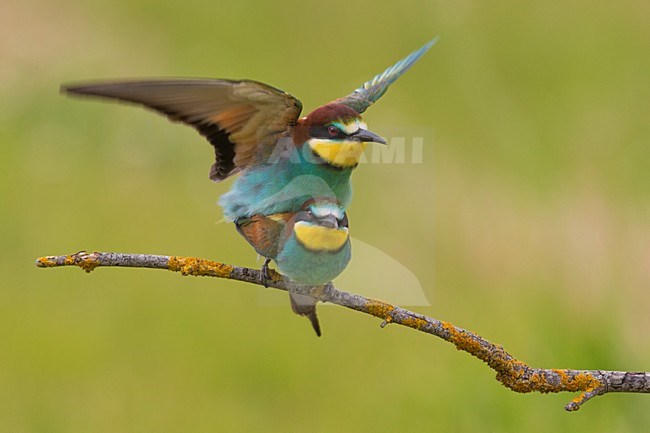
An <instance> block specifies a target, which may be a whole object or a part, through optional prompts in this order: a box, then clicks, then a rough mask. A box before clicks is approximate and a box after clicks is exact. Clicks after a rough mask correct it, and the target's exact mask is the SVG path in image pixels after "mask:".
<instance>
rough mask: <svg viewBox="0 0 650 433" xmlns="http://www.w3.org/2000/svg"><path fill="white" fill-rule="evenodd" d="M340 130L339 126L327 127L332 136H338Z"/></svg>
mask: <svg viewBox="0 0 650 433" xmlns="http://www.w3.org/2000/svg"><path fill="white" fill-rule="evenodd" d="M339 132H340V131H339V128H337V127H336V126H328V127H327V133H328V134H329V135H330V137H336V136H337V135H339Z"/></svg>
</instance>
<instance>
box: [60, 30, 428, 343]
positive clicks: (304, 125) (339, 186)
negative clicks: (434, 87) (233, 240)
mask: <svg viewBox="0 0 650 433" xmlns="http://www.w3.org/2000/svg"><path fill="white" fill-rule="evenodd" d="M435 41H436V40H435V39H434V40H433V41H431V42H429V43H427V44H426V45H424V46H423V47H422V48H420V49H419V50H417V51H415V52H413V53H411V54H410V55H409V56H407V57H406V58H404V59H402V60H400V61H399V62H397V63H396V64H395V65H393V66H391V67H390V68H388V69H386V70H385V71H384V72H383V73H381V74H379V75H377V76H375V77H374V78H373V79H372V80H370V81H368V82H366V83H364V84H363V85H362V86H361V87H359V88H358V89H356V90H355V91H354V92H353V93H351V94H350V95H348V96H346V97H343V98H339V99H336V100H335V101H333V102H330V103H328V104H325V105H323V106H321V107H318V108H316V109H315V110H314V111H312V112H311V113H309V114H308V115H307V116H305V117H302V118H300V117H299V116H300V112H301V110H302V104H301V102H300V101H299V100H298V99H296V98H295V97H294V96H292V95H290V94H288V93H286V92H283V91H281V90H279V89H276V88H274V87H271V86H269V85H266V84H263V83H259V82H256V81H250V80H241V81H233V80H223V79H151V80H128V81H112V82H103V83H91V84H80V85H66V86H63V87H62V90H63V91H64V92H67V93H70V94H75V95H88V96H96V97H102V98H109V99H116V100H119V101H126V102H130V103H135V104H140V105H143V106H145V107H147V108H150V109H153V110H155V111H158V112H160V113H162V114H165V115H167V116H168V117H169V118H170V119H171V120H174V121H180V122H183V123H185V124H188V125H190V126H193V127H194V128H196V129H197V130H198V132H199V133H200V134H201V135H203V136H204V137H206V138H207V140H208V141H209V142H210V143H211V144H212V145H213V146H214V150H215V162H214V164H213V165H212V168H211V170H210V179H212V180H213V181H215V182H219V181H222V180H224V179H226V178H228V177H230V176H232V175H234V174H236V173H238V172H241V174H240V176H239V177H238V178H237V180H236V181H235V182H234V184H233V186H232V188H231V189H230V191H228V192H227V193H226V194H224V195H223V196H222V197H221V198H220V200H219V204H220V205H221V207H222V208H223V212H224V215H225V217H226V219H228V220H230V221H233V222H234V223H235V225H236V227H237V230H238V231H239V233H240V234H242V236H244V238H245V239H246V240H247V241H248V242H249V243H250V244H251V245H252V246H253V248H255V250H256V251H257V252H258V253H259V254H260V255H261V256H263V257H265V258H266V261H265V263H264V266H263V275H266V272H267V266H268V263H269V261H270V260H274V261H275V263H276V265H277V267H278V269H279V271H280V273H282V274H283V275H285V276H287V277H288V278H290V279H291V280H293V281H294V282H296V283H298V284H303V285H311V286H317V285H323V284H326V283H328V282H330V281H331V280H332V279H334V278H335V277H336V276H338V275H339V274H340V273H341V272H342V271H343V270H344V269H345V267H346V266H347V264H348V262H349V261H350V257H351V252H350V251H351V246H350V235H349V231H348V220H347V215H346V213H345V210H346V208H347V207H348V205H349V203H350V200H351V196H352V188H351V185H350V175H351V173H352V170H353V169H354V168H356V166H357V165H358V164H359V161H360V158H361V156H362V154H363V152H364V150H365V148H366V145H367V143H379V144H386V141H385V140H384V139H383V138H381V137H380V136H379V135H377V134H375V133H373V132H370V131H369V130H368V129H367V127H366V124H365V123H364V121H363V120H362V118H361V114H362V113H363V112H364V111H365V110H366V109H367V108H368V107H369V106H370V105H372V104H373V103H374V102H375V101H377V100H378V99H379V98H380V97H381V96H382V95H383V94H384V93H385V92H386V90H387V89H388V87H389V86H390V84H392V83H393V82H394V81H395V80H396V79H397V78H398V77H399V76H401V75H402V74H403V73H404V72H406V70H408V69H409V68H410V67H411V66H412V65H413V64H414V63H415V62H416V61H417V60H418V59H419V58H420V57H421V56H422V55H423V54H424V53H425V52H426V51H427V50H428V49H429V48H430V47H431V46H432V45H433V44H434V43H435ZM289 295H290V299H291V306H292V309H293V311H294V312H296V313H297V314H300V315H305V316H307V317H308V318H309V319H310V321H311V323H312V326H313V327H314V330H315V331H316V333H317V334H318V335H320V326H319V324H318V319H317V317H316V309H315V308H316V307H315V301H314V300H313V299H311V298H310V297H308V296H304V295H298V294H293V293H290V294H289Z"/></svg>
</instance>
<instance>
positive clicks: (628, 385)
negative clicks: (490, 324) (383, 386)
mask: <svg viewBox="0 0 650 433" xmlns="http://www.w3.org/2000/svg"><path fill="white" fill-rule="evenodd" d="M36 266H38V267H41V268H49V267H59V266H79V267H80V268H82V269H83V270H85V271H86V272H91V271H92V270H94V269H95V268H96V267H99V266H121V267H131V268H153V269H167V270H170V271H174V272H180V273H181V274H183V275H194V276H208V277H217V278H225V279H230V280H237V281H244V282H247V283H252V284H261V278H262V276H261V272H260V271H258V270H256V269H250V268H244V267H239V266H232V265H228V264H225V263H220V262H215V261H211V260H204V259H199V258H194V257H177V256H155V255H149V254H119V253H99V252H94V253H86V252H84V251H81V252H79V253H76V254H71V255H68V256H48V257H41V258H39V259H38V260H37V261H36ZM267 284H268V286H269V287H273V288H275V289H280V290H285V291H291V292H294V293H300V294H304V295H309V296H311V297H313V298H314V299H317V300H319V301H321V302H331V303H332V304H336V305H340V306H342V307H346V308H350V309H352V310H356V311H360V312H362V313H366V314H370V315H373V316H375V317H378V318H380V319H382V320H383V322H382V324H381V326H382V327H384V326H386V325H387V324H389V323H397V324H399V325H403V326H406V327H409V328H413V329H416V330H418V331H421V332H426V333H427V334H432V335H435V336H436V337H439V338H442V339H443V340H445V341H448V342H450V343H452V344H453V345H454V346H456V348H457V349H458V350H462V351H465V352H467V353H469V354H471V355H473V356H475V357H477V358H478V359H480V360H481V361H483V362H485V363H486V364H487V365H488V366H489V367H490V368H491V369H493V370H494V371H496V372H497V375H496V379H497V380H498V381H499V382H501V383H502V384H503V385H505V386H506V387H508V388H510V389H511V390H513V391H515V392H521V393H526V392H533V391H536V392H541V393H550V392H581V394H580V395H579V396H578V397H576V398H574V399H573V400H572V401H571V402H569V403H568V404H567V405H566V406H565V409H566V410H567V411H576V410H578V409H580V407H581V406H582V405H583V404H584V403H585V402H587V401H588V400H590V399H592V398H593V397H595V396H597V395H603V394H607V393H610V392H634V393H650V372H624V371H606V370H563V369H544V368H532V367H530V366H528V365H527V364H525V363H524V362H522V361H519V360H518V359H516V358H514V357H513V356H512V355H510V354H509V353H508V352H506V351H505V349H504V348H503V347H501V346H499V345H496V344H493V343H490V342H489V341H487V340H486V339H484V338H482V337H480V336H479V335H476V334H474V333H472V332H469V331H466V330H465V329H462V328H459V327H457V326H454V325H452V324H451V323H448V322H444V321H441V320H437V319H434V318H431V317H427V316H424V315H422V314H418V313H414V312H412V311H409V310H406V309H404V308H401V307H398V306H395V305H391V304H389V303H387V302H384V301H378V300H374V299H369V298H365V297H363V296H359V295H355V294H352V293H348V292H344V291H342V290H338V289H336V288H335V287H334V286H333V285H331V284H328V285H325V286H319V287H306V286H298V285H296V284H293V283H291V282H290V281H289V280H287V279H286V278H284V277H282V276H281V275H280V274H278V273H277V272H274V271H271V278H270V279H268V280H267Z"/></svg>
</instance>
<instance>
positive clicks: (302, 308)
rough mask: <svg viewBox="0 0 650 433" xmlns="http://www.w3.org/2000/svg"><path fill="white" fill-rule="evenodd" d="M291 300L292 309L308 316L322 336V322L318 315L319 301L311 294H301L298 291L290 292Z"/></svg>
mask: <svg viewBox="0 0 650 433" xmlns="http://www.w3.org/2000/svg"><path fill="white" fill-rule="evenodd" d="M289 300H290V301H291V309H292V310H293V312H294V313H296V314H298V315H300V316H307V318H308V319H309V321H310V322H311V326H312V327H313V328H314V331H315V332H316V335H318V336H319V337H320V335H321V334H320V323H318V316H316V302H318V301H316V300H315V299H314V298H312V297H311V296H306V295H299V294H297V293H289Z"/></svg>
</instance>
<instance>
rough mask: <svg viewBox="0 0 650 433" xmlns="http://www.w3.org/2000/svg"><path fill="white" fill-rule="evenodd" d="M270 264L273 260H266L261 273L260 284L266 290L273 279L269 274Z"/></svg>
mask: <svg viewBox="0 0 650 433" xmlns="http://www.w3.org/2000/svg"><path fill="white" fill-rule="evenodd" d="M270 262H271V259H266V260H264V264H263V265H262V270H261V272H260V283H261V284H262V285H263V286H264V287H266V288H268V287H269V283H268V281H269V280H270V279H271V274H270V273H269V263H270Z"/></svg>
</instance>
